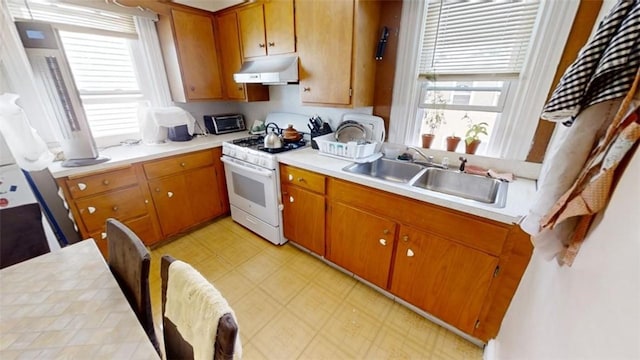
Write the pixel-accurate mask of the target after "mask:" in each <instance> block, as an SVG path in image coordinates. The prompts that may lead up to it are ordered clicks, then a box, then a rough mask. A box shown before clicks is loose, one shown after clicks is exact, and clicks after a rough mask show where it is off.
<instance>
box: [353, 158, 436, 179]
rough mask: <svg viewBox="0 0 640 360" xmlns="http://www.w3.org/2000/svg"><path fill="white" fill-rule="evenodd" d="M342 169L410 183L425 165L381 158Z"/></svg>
mask: <svg viewBox="0 0 640 360" xmlns="http://www.w3.org/2000/svg"><path fill="white" fill-rule="evenodd" d="M342 170H344V171H347V172H350V173H353V174H359V175H366V176H371V177H374V178H378V179H382V180H387V181H392V182H397V183H408V182H409V181H410V180H411V179H413V178H414V177H415V176H416V175H418V173H420V172H421V171H422V170H424V167H422V166H421V165H418V164H414V163H410V162H403V161H398V160H392V159H386V158H380V159H378V160H376V161H373V162H369V163H354V164H351V165H347V166H346V167H344V168H343V169H342Z"/></svg>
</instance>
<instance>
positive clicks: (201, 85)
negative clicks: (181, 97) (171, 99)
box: [171, 9, 222, 100]
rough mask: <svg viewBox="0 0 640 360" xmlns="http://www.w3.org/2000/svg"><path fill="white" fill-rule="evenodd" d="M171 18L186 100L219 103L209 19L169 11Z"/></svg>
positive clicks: (219, 82) (198, 15)
mask: <svg viewBox="0 0 640 360" xmlns="http://www.w3.org/2000/svg"><path fill="white" fill-rule="evenodd" d="M171 16H172V20H173V31H174V35H175V41H176V46H177V52H178V56H179V59H180V70H181V72H182V77H183V79H182V81H183V86H184V88H185V93H186V94H187V99H189V100H207V99H221V98H222V82H221V80H220V66H219V64H218V54H217V51H216V40H215V37H214V33H213V18H212V17H211V16H207V15H206V14H200V13H195V12H187V11H181V10H178V9H172V10H171Z"/></svg>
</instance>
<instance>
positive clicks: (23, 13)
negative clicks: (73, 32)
mask: <svg viewBox="0 0 640 360" xmlns="http://www.w3.org/2000/svg"><path fill="white" fill-rule="evenodd" d="M7 1H8V5H9V11H10V12H11V15H12V16H13V18H14V19H22V20H38V21H44V22H48V23H55V24H64V25H70V26H79V27H84V28H91V29H98V30H103V31H112V32H117V33H121V34H123V35H125V36H131V37H136V36H137V33H136V26H135V24H134V22H133V17H132V16H131V15H127V14H119V13H115V12H111V11H105V10H100V9H95V8H89V7H82V6H76V5H72V4H65V3H61V2H54V1H46V0H7Z"/></svg>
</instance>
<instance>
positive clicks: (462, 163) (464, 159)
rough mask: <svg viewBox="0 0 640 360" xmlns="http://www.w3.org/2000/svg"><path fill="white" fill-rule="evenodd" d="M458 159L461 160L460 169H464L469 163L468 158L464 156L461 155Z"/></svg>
mask: <svg viewBox="0 0 640 360" xmlns="http://www.w3.org/2000/svg"><path fill="white" fill-rule="evenodd" d="M458 160H460V171H464V166H465V164H466V163H467V158H466V157H464V156H460V157H459V158H458Z"/></svg>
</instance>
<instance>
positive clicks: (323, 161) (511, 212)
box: [278, 148, 536, 224]
mask: <svg viewBox="0 0 640 360" xmlns="http://www.w3.org/2000/svg"><path fill="white" fill-rule="evenodd" d="M278 160H279V161H280V162H281V163H284V164H287V165H292V166H296V167H300V168H303V169H307V170H310V171H315V172H318V173H321V174H325V175H329V176H332V177H335V178H339V179H343V180H347V181H352V182H355V183H358V184H361V185H366V186H369V187H372V188H375V189H378V190H383V191H388V192H391V193H394V194H398V195H402V196H406V197H409V198H412V199H416V200H421V201H425V202H428V203H431V204H435V205H440V206H443V207H447V208H450V209H455V210H459V211H462V212H465V213H469V214H473V215H477V216H481V217H484V218H487V219H491V220H495V221H499V222H502V223H507V224H512V223H518V222H519V221H520V219H521V218H522V216H524V215H525V214H527V212H528V208H529V204H528V199H531V198H532V196H533V195H534V193H535V191H536V185H535V181H534V180H530V179H525V178H518V179H516V180H515V181H513V182H511V183H509V189H508V193H507V202H506V205H505V207H504V208H495V207H492V206H489V205H483V204H481V203H478V202H475V201H470V200H466V199H462V198H458V197H455V196H450V195H446V194H441V193H438V192H435V191H430V190H425V189H421V188H416V187H413V186H411V185H408V184H400V183H392V182H389V181H384V180H380V179H376V178H372V177H369V176H365V175H357V174H352V173H349V172H346V171H343V170H342V168H343V167H345V166H347V165H349V164H351V163H352V161H350V160H348V159H345V160H342V159H336V158H333V157H328V156H324V155H321V154H320V153H319V152H318V150H314V149H311V148H307V149H303V150H296V151H289V152H285V153H282V154H279V155H278Z"/></svg>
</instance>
